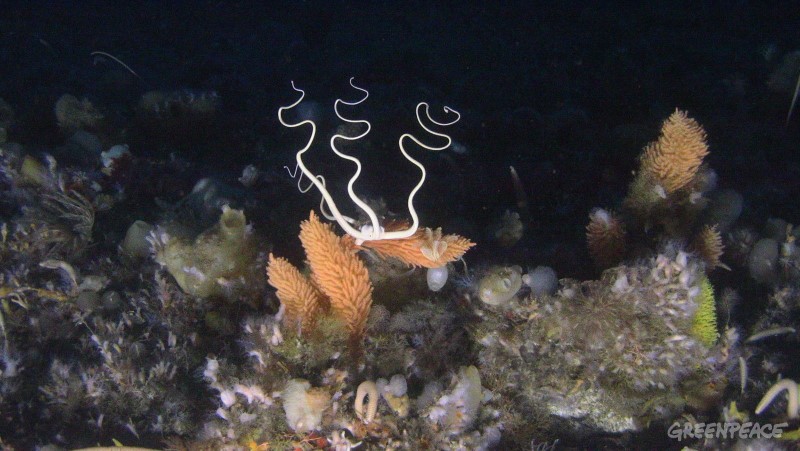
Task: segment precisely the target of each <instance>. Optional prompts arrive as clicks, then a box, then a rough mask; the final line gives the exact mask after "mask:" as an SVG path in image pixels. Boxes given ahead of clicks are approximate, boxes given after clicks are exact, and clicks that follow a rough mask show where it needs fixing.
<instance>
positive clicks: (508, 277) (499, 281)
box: [478, 266, 522, 305]
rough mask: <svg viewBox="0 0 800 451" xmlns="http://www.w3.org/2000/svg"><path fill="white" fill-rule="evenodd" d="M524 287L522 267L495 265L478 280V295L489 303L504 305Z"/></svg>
mask: <svg viewBox="0 0 800 451" xmlns="http://www.w3.org/2000/svg"><path fill="white" fill-rule="evenodd" d="M521 287H522V268H520V267H519V266H507V267H494V268H492V269H491V270H490V271H489V273H488V274H486V275H485V276H484V277H483V278H482V279H481V281H480V282H478V297H480V298H481V301H483V302H484V303H486V304H489V305H503V304H505V303H507V302H508V301H510V300H511V298H513V297H514V295H516V294H517V292H518V291H519V289H520V288H521Z"/></svg>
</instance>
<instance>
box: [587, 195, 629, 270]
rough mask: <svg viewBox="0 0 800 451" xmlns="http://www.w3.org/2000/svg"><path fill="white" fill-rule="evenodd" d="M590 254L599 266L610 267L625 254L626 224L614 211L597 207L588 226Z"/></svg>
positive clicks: (590, 215) (591, 214)
mask: <svg viewBox="0 0 800 451" xmlns="http://www.w3.org/2000/svg"><path fill="white" fill-rule="evenodd" d="M586 244H587V247H588V248H589V255H590V256H591V257H592V260H594V262H595V264H596V265H597V267H598V268H601V269H606V268H610V267H612V266H614V265H616V264H617V263H619V262H621V261H622V259H623V257H624V256H625V225H624V224H623V223H622V221H621V220H620V219H619V218H618V217H616V215H614V214H613V213H610V212H608V211H606V210H603V209H602V208H596V209H594V210H592V212H591V213H590V214H589V225H587V226H586Z"/></svg>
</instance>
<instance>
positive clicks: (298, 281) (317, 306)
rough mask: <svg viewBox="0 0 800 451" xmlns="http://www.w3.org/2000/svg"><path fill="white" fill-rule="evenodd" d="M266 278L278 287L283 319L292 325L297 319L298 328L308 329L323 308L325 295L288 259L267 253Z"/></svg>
mask: <svg viewBox="0 0 800 451" xmlns="http://www.w3.org/2000/svg"><path fill="white" fill-rule="evenodd" d="M267 278H268V282H269V284H270V285H272V287H273V288H275V289H276V290H278V292H277V296H278V299H280V301H281V305H283V306H284V311H283V315H284V316H283V319H284V322H285V323H286V324H291V325H294V324H297V323H298V322H299V323H300V326H301V331H309V330H311V328H312V327H313V326H314V322H315V321H316V319H317V316H318V315H319V314H320V311H321V310H322V309H323V308H324V303H325V302H326V301H325V296H324V295H323V294H322V293H321V292H320V291H319V290H318V289H317V287H315V286H314V285H313V284H312V283H311V281H309V280H308V278H306V277H305V276H304V275H303V274H301V273H300V271H299V270H298V269H297V268H295V267H294V265H292V264H291V263H289V261H288V260H286V259H285V258H281V257H274V256H273V255H272V254H269V264H268V265H267Z"/></svg>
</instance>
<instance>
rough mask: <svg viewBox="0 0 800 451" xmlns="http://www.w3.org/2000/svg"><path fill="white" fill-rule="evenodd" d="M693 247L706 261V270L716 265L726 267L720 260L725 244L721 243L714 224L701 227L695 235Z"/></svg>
mask: <svg viewBox="0 0 800 451" xmlns="http://www.w3.org/2000/svg"><path fill="white" fill-rule="evenodd" d="M693 247H694V249H695V251H696V252H697V253H698V254H699V255H700V257H701V258H702V259H703V261H705V262H706V267H707V268H708V269H707V270H708V271H711V270H713V269H714V268H716V267H718V266H722V267H726V266H725V265H724V264H723V263H721V262H720V258H721V257H722V253H723V252H724V250H725V246H724V245H723V244H722V236H721V235H720V233H719V230H717V226H716V224H714V225H711V226H708V225H707V226H705V227H703V229H702V230H700V232H699V233H698V234H697V236H696V237H695V239H694V242H693Z"/></svg>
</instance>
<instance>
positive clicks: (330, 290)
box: [300, 211, 372, 340]
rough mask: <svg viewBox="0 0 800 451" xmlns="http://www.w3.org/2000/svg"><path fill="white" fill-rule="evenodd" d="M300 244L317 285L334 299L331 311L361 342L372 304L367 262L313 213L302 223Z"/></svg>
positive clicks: (331, 302)
mask: <svg viewBox="0 0 800 451" xmlns="http://www.w3.org/2000/svg"><path fill="white" fill-rule="evenodd" d="M300 241H301V242H302V243H303V249H305V251H306V257H307V258H308V263H309V265H310V266H311V272H312V278H313V280H314V282H315V284H316V285H317V286H318V287H319V288H320V290H322V292H323V293H324V294H325V295H327V296H328V298H329V299H330V305H331V310H333V313H334V314H335V315H336V316H337V317H339V319H341V320H342V321H343V322H344V323H345V324H346V325H347V329H348V331H349V332H350V337H351V338H352V339H354V340H358V339H360V338H361V337H363V335H364V329H365V327H366V323H367V316H368V315H369V309H370V306H371V305H372V284H371V283H370V281H369V273H368V272H367V268H366V267H365V266H364V263H363V262H362V261H361V260H360V259H359V258H358V257H357V256H356V255H355V252H354V249H353V248H352V246H350V245H348V244H347V243H346V242H345V240H344V239H342V238H340V237H338V236H337V235H336V234H335V233H334V232H333V230H332V229H331V226H330V225H329V224H323V223H322V222H321V221H320V220H319V217H317V215H316V214H314V212H313V211H312V212H311V214H310V216H309V218H308V220H307V221H303V222H302V223H301V224H300Z"/></svg>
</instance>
